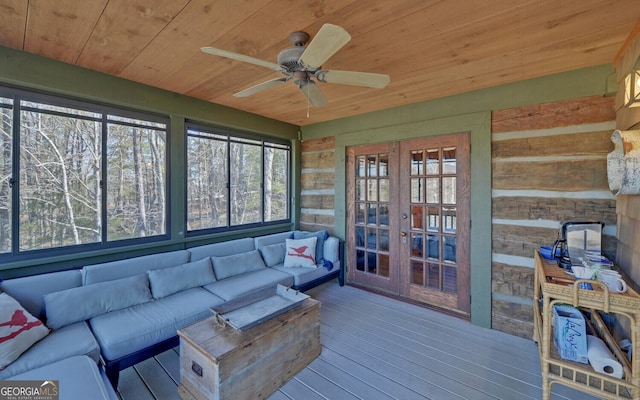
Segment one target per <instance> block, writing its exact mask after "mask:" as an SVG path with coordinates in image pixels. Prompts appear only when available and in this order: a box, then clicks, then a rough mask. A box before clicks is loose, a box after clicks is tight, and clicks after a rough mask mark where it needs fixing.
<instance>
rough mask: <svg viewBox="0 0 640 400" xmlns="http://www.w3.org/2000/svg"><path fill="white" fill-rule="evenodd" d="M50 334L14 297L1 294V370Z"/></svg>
mask: <svg viewBox="0 0 640 400" xmlns="http://www.w3.org/2000/svg"><path fill="white" fill-rule="evenodd" d="M48 334H49V329H48V328H47V327H46V326H44V324H43V323H42V321H40V320H39V319H37V318H36V317H34V316H33V315H31V314H29V312H28V311H27V310H25V309H24V308H23V307H22V306H21V305H20V303H18V302H17V301H16V300H15V299H14V298H13V297H11V296H9V295H8V294H6V293H0V370H2V369H4V368H6V367H7V365H9V364H11V363H12V362H13V361H15V360H16V359H17V358H18V357H20V354H22V353H24V352H25V351H27V349H28V348H29V347H31V346H33V344H35V343H36V342H37V341H39V340H40V339H42V338H44V337H45V336H47V335H48Z"/></svg>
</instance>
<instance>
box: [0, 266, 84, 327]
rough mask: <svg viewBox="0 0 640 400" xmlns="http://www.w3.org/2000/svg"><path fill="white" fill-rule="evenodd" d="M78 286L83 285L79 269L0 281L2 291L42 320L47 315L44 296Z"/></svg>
mask: <svg viewBox="0 0 640 400" xmlns="http://www.w3.org/2000/svg"><path fill="white" fill-rule="evenodd" d="M78 286H82V272H81V271H80V270H79V269H74V270H69V271H61V272H52V273H48V274H42V275H34V276H27V277H24V278H15V279H7V280H4V281H2V282H1V283H0V289H2V291H4V292H6V293H7V294H8V295H9V296H11V297H13V298H14V299H16V300H17V301H18V303H20V304H21V305H22V307H24V308H25V309H26V310H27V311H29V313H31V315H33V316H34V317H36V318H39V319H42V320H44V316H45V313H44V302H43V301H42V296H44V295H45V294H47V293H52V292H58V291H60V290H65V289H70V288H74V287H78Z"/></svg>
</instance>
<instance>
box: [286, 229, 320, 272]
mask: <svg viewBox="0 0 640 400" xmlns="http://www.w3.org/2000/svg"><path fill="white" fill-rule="evenodd" d="M317 240H318V238H316V237H315V236H314V237H309V238H306V239H297V240H296V239H286V250H287V252H286V254H285V256H284V266H285V267H315V266H316V241H317Z"/></svg>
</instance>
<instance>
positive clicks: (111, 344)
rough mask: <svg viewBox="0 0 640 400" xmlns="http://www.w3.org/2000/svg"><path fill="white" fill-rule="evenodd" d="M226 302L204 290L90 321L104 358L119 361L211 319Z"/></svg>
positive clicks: (181, 294) (187, 291) (189, 292)
mask: <svg viewBox="0 0 640 400" xmlns="http://www.w3.org/2000/svg"><path fill="white" fill-rule="evenodd" d="M220 303H222V300H221V299H220V298H219V297H217V296H215V295H213V294H212V293H210V292H208V291H206V290H204V289H202V288H199V287H197V288H192V289H187V290H184V291H182V292H178V293H175V294H172V295H169V296H167V297H163V298H162V299H159V300H154V301H150V302H148V303H144V304H139V305H136V306H132V307H128V308H125V309H122V310H118V311H112V312H109V313H106V314H102V315H98V316H97V317H93V318H92V319H91V320H90V323H91V328H92V329H93V333H94V335H95V337H96V339H97V340H98V343H99V344H100V349H101V351H102V355H103V356H104V357H105V358H106V359H107V360H115V359H117V358H120V357H123V356H126V355H128V354H131V353H133V352H136V351H138V350H142V349H144V348H146V347H149V346H151V345H153V344H157V343H159V342H161V341H163V340H166V339H169V338H172V337H174V336H176V335H177V330H178V329H180V328H183V327H185V326H187V325H190V324H191V323H193V322H196V321H198V320H200V319H203V318H204V317H206V316H209V315H211V311H210V310H209V307H214V306H216V305H218V304H220Z"/></svg>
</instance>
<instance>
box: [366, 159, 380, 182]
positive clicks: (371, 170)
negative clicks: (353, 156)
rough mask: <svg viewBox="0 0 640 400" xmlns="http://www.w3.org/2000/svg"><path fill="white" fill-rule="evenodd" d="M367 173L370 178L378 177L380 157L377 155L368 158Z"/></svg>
mask: <svg viewBox="0 0 640 400" xmlns="http://www.w3.org/2000/svg"><path fill="white" fill-rule="evenodd" d="M367 173H368V176H371V177H375V176H378V157H377V156H376V155H369V156H367Z"/></svg>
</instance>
